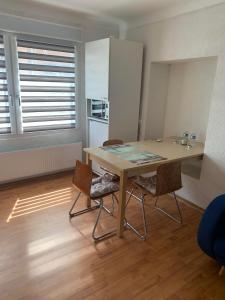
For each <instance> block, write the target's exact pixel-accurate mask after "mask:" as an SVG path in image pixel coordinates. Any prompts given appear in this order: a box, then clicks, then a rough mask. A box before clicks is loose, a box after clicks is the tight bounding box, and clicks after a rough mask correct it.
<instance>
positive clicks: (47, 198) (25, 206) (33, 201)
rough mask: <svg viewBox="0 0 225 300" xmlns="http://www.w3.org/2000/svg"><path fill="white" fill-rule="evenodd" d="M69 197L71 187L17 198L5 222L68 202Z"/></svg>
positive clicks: (70, 196) (70, 195)
mask: <svg viewBox="0 0 225 300" xmlns="http://www.w3.org/2000/svg"><path fill="white" fill-rule="evenodd" d="M71 198H72V189H71V188H65V189H60V190H56V191H53V192H49V193H44V194H40V195H35V196H32V197H28V198H17V200H16V203H15V205H14V207H13V209H12V211H11V213H10V214H9V216H8V219H7V220H6V222H7V223H9V222H10V220H12V219H14V218H18V217H21V216H24V215H28V214H32V213H35V212H37V211H40V210H44V209H47V208H50V207H54V206H58V205H62V204H65V203H68V202H70V201H71Z"/></svg>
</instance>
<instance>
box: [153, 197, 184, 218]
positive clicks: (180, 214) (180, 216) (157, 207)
mask: <svg viewBox="0 0 225 300" xmlns="http://www.w3.org/2000/svg"><path fill="white" fill-rule="evenodd" d="M173 196H174V199H175V203H176V206H177V211H178V214H179V219H177V218H175V217H174V216H172V215H171V214H169V213H168V212H167V211H166V210H164V209H162V208H160V207H159V206H158V205H157V203H158V199H159V197H157V198H156V200H155V208H156V209H157V210H159V211H160V212H161V213H163V214H165V215H166V216H167V217H169V218H170V219H172V220H173V221H175V222H177V223H179V224H183V218H182V213H181V209H180V206H179V203H178V201H177V197H176V193H175V192H173Z"/></svg>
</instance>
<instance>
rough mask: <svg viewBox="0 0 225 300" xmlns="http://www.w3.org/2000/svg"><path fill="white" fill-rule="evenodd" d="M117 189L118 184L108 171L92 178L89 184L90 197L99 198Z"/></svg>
mask: <svg viewBox="0 0 225 300" xmlns="http://www.w3.org/2000/svg"><path fill="white" fill-rule="evenodd" d="M117 191H119V185H118V183H116V182H115V181H113V175H110V174H108V173H106V174H104V175H103V176H100V177H97V178H94V179H93V180H92V186H91V198H93V199H95V198H101V197H104V196H106V195H109V194H112V193H114V192H117Z"/></svg>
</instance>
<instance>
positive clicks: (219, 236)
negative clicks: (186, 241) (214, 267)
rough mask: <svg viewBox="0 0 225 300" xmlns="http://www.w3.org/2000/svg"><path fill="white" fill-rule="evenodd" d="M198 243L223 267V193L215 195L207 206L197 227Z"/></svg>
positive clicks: (224, 241) (224, 198)
mask: <svg viewBox="0 0 225 300" xmlns="http://www.w3.org/2000/svg"><path fill="white" fill-rule="evenodd" d="M198 244H199V246H200V248H201V249H202V250H203V252H205V253H206V254H207V255H208V256H210V257H212V258H214V259H215V260H216V261H217V262H218V263H219V264H220V265H221V266H222V268H221V271H220V275H222V272H223V271H224V269H225V267H224V266H225V194H224V195H220V196H218V197H216V198H215V199H214V200H213V201H212V202H211V203H210V204H209V206H208V207H207V209H206V211H205V213H204V215H203V217H202V219H201V222H200V225H199V229H198Z"/></svg>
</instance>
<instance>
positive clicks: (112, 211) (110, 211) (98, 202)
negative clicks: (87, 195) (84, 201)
mask: <svg viewBox="0 0 225 300" xmlns="http://www.w3.org/2000/svg"><path fill="white" fill-rule="evenodd" d="M114 196H115V195H114V194H112V208H111V210H109V209H108V208H107V207H105V206H104V205H103V207H102V208H103V209H104V210H105V211H106V212H107V213H108V214H109V215H110V216H113V213H114V209H115V201H114ZM94 201H95V203H97V204H98V205H100V201H99V200H94Z"/></svg>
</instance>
